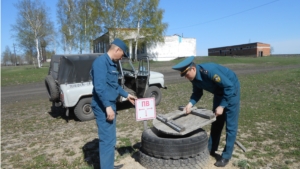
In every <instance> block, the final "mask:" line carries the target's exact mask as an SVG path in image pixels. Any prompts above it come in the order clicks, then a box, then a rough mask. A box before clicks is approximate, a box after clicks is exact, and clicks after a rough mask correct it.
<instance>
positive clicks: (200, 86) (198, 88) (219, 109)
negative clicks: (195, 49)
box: [172, 56, 240, 167]
mask: <svg viewBox="0 0 300 169" xmlns="http://www.w3.org/2000/svg"><path fill="white" fill-rule="evenodd" d="M193 60H194V57H193V56H191V57H189V58H186V59H185V60H183V61H182V62H180V63H178V64H177V65H175V66H173V67H172V68H173V69H175V70H179V71H180V74H181V76H185V77H186V78H187V79H188V80H190V81H191V83H192V84H193V93H192V95H191V97H190V101H189V103H188V104H187V105H186V106H185V109H184V110H185V111H186V113H190V112H191V107H192V106H193V105H195V104H196V103H197V102H198V101H199V100H200V98H201V97H202V95H203V90H206V91H208V92H210V93H212V94H213V95H214V98H213V112H214V113H215V115H216V117H217V118H216V121H215V122H213V123H212V125H211V133H210V138H209V142H208V149H209V151H210V154H211V155H212V156H215V155H216V154H215V151H217V150H218V146H219V142H220V137H221V132H222V129H223V126H224V123H226V145H225V147H224V150H223V153H222V158H220V159H218V160H217V162H216V163H215V166H217V167H224V166H226V165H227V163H228V161H229V160H230V158H231V156H232V152H233V147H234V143H235V140H236V135H237V129H238V117H239V109H240V83H239V80H238V78H237V76H236V75H235V73H234V72H233V71H232V70H230V69H228V68H226V67H224V66H221V65H218V64H215V63H202V64H198V65H196V64H194V62H193Z"/></svg>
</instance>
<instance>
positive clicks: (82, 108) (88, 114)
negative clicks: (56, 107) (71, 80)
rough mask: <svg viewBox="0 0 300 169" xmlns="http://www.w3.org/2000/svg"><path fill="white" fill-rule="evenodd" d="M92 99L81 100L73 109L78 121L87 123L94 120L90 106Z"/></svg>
mask: <svg viewBox="0 0 300 169" xmlns="http://www.w3.org/2000/svg"><path fill="white" fill-rule="evenodd" d="M91 102H92V98H91V97H87V98H82V99H80V100H79V102H78V103H77V105H76V106H75V108H74V114H75V116H76V117H77V118H78V119H79V120H80V121H89V120H93V119H94V118H95V115H94V112H93V110H92V106H91Z"/></svg>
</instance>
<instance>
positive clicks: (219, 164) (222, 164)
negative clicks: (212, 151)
mask: <svg viewBox="0 0 300 169" xmlns="http://www.w3.org/2000/svg"><path fill="white" fill-rule="evenodd" d="M228 162H229V160H228V159H225V158H220V159H218V161H217V162H216V163H215V166H217V167H225V166H226V165H227V164H228Z"/></svg>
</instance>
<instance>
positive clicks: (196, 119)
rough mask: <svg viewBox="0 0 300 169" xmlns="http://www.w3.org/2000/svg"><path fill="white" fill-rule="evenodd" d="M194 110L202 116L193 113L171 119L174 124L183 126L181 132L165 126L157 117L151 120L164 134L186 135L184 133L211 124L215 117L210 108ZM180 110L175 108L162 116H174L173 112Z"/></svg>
mask: <svg viewBox="0 0 300 169" xmlns="http://www.w3.org/2000/svg"><path fill="white" fill-rule="evenodd" d="M194 111H197V113H198V114H203V116H199V115H195V114H188V115H186V114H184V115H182V116H180V117H178V118H175V119H173V121H175V123H176V124H179V125H181V126H182V127H184V128H185V130H184V131H182V132H177V131H175V130H174V129H172V128H171V127H169V126H167V125H166V124H164V123H163V122H161V121H159V120H157V119H154V120H153V126H154V127H155V128H156V129H157V130H159V131H161V132H164V133H166V134H170V135H186V134H188V133H190V132H193V131H195V130H197V129H199V128H202V127H203V126H206V125H208V124H211V123H212V122H214V121H215V120H216V118H215V116H214V114H213V112H212V111H211V110H207V109H196V110H194ZM181 112H182V111H180V110H176V111H173V112H171V113H168V114H164V115H163V116H165V117H166V118H168V117H174V114H178V113H181ZM204 117H205V118H204Z"/></svg>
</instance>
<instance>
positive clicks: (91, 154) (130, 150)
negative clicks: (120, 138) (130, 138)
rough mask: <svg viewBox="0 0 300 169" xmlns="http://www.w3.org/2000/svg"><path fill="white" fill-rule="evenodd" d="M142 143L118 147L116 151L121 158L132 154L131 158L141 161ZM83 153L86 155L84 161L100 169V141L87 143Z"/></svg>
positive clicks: (95, 168)
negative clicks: (140, 149) (140, 150)
mask: <svg viewBox="0 0 300 169" xmlns="http://www.w3.org/2000/svg"><path fill="white" fill-rule="evenodd" d="M140 145H141V143H136V144H134V145H133V146H125V147H118V148H116V151H117V152H118V154H119V155H120V156H123V155H126V154H131V157H132V158H133V159H135V161H137V162H138V161H139V152H138V150H139V148H140ZM82 151H83V154H84V161H85V162H86V163H87V164H88V165H89V166H91V167H93V168H94V169H100V159H99V139H98V138H95V139H94V140H92V141H90V142H87V143H86V144H85V145H84V146H83V147H82Z"/></svg>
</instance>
